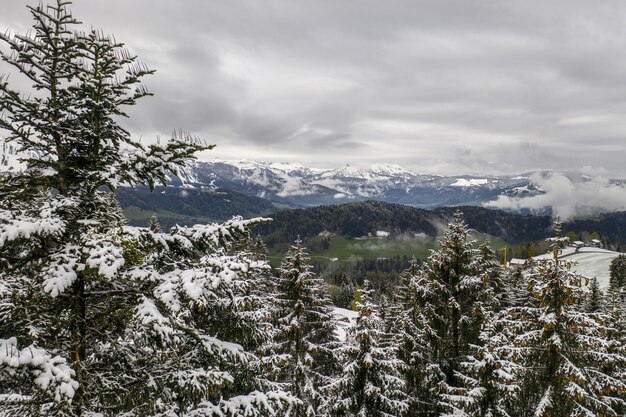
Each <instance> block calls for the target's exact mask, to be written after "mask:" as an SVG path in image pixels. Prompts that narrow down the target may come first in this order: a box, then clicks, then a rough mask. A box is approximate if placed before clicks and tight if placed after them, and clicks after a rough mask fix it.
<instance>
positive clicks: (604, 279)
mask: <svg viewBox="0 0 626 417" xmlns="http://www.w3.org/2000/svg"><path fill="white" fill-rule="evenodd" d="M618 255H619V252H613V251H610V250H606V249H600V248H592V247H584V248H580V249H579V250H578V252H576V249H575V248H573V247H568V248H565V249H564V250H563V253H562V254H561V258H562V259H567V260H568V261H573V262H574V266H573V267H572V271H574V272H576V273H578V274H580V275H583V276H584V277H587V278H589V279H591V278H594V277H595V278H597V279H598V282H599V283H600V287H602V288H607V287H608V286H609V267H610V265H611V261H612V260H613V259H614V258H615V257H616V256H618ZM546 258H552V254H551V253H550V254H545V255H540V256H535V258H534V259H546Z"/></svg>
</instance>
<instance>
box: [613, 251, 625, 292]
mask: <svg viewBox="0 0 626 417" xmlns="http://www.w3.org/2000/svg"><path fill="white" fill-rule="evenodd" d="M609 273H610V285H611V286H614V287H623V286H626V255H624V254H619V255H618V256H616V257H615V258H614V259H613V260H612V261H611V266H610V267H609Z"/></svg>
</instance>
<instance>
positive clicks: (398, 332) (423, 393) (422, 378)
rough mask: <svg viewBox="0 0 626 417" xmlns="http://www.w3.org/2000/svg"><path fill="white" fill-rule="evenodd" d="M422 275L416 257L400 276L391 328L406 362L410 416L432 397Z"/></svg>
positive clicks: (403, 374) (402, 372)
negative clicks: (419, 281) (420, 285)
mask: <svg viewBox="0 0 626 417" xmlns="http://www.w3.org/2000/svg"><path fill="white" fill-rule="evenodd" d="M419 276H420V269H419V266H418V263H417V260H416V259H415V258H413V259H412V260H411V262H410V264H409V268H408V269H406V270H405V271H403V272H402V273H401V274H400V286H399V287H398V289H397V291H396V297H395V299H394V305H393V307H392V311H391V314H390V318H389V322H390V324H389V325H388V327H389V331H391V332H392V333H393V336H394V339H395V340H394V343H395V345H396V348H395V349H396V353H397V356H398V358H399V359H400V360H401V361H402V362H403V363H404V366H402V367H401V368H400V372H401V375H402V378H403V380H404V381H405V384H406V392H407V394H408V398H409V399H410V401H411V406H410V407H409V410H408V413H407V415H418V414H419V411H420V410H421V409H423V407H420V406H419V405H418V404H417V403H416V401H417V399H422V400H424V399H426V398H428V388H429V386H428V384H427V380H428V376H427V375H425V370H426V365H427V364H426V363H425V357H426V351H427V346H426V344H425V341H424V339H425V337H424V336H425V335H424V330H423V329H424V327H425V326H424V323H423V319H424V317H423V316H422V314H421V311H420V308H421V305H420V297H419V294H418V284H417V279H418V277H419Z"/></svg>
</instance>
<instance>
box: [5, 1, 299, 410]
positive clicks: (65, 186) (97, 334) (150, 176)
mask: <svg viewBox="0 0 626 417" xmlns="http://www.w3.org/2000/svg"><path fill="white" fill-rule="evenodd" d="M68 5H69V3H68V2H66V1H63V0H57V1H56V3H55V4H54V5H52V6H43V5H40V6H38V7H33V8H30V10H31V13H32V15H33V17H34V19H35V25H34V27H33V30H32V31H31V32H30V33H29V34H28V35H15V36H9V35H8V34H2V35H0V39H1V40H2V41H3V42H4V44H5V45H6V46H8V49H9V50H8V51H3V53H2V56H3V59H4V60H5V61H6V62H8V63H9V64H11V65H12V66H13V67H14V68H16V70H17V71H18V73H19V74H20V75H22V76H24V77H25V78H26V79H28V80H30V81H31V83H32V85H33V93H32V94H30V95H27V94H21V93H20V92H18V91H16V90H14V89H12V87H11V86H10V84H9V83H8V80H7V78H3V79H2V80H0V128H2V129H4V130H5V131H6V132H7V135H8V136H7V140H8V141H9V142H10V143H11V144H12V145H15V147H16V148H17V149H18V151H19V153H20V155H21V156H22V160H23V162H24V163H25V164H26V166H27V169H26V171H23V172H17V173H12V174H10V175H8V176H5V177H2V179H0V192H1V194H2V198H1V199H0V282H2V287H1V288H0V297H1V300H0V301H1V302H0V334H1V335H2V342H1V343H2V346H3V352H2V354H0V355H2V356H0V389H1V390H2V391H1V392H0V393H1V394H2V396H1V397H0V398H1V400H0V401H3V404H2V407H1V409H2V411H3V412H5V413H6V414H7V415H36V414H43V415H57V414H58V415H62V414H63V415H84V414H90V413H100V414H101V415H105V416H108V415H120V414H124V415H127V416H132V415H142V416H144V415H156V414H159V413H166V412H167V413H170V414H171V413H174V414H184V413H187V412H197V413H206V414H211V413H213V414H218V415H239V414H238V413H241V412H243V411H242V410H244V409H245V410H252V411H248V412H255V413H258V414H259V415H263V414H267V415H277V414H278V413H284V412H287V409H286V407H289V404H290V402H292V401H291V400H290V397H289V395H287V394H285V393H282V392H279V391H274V392H265V393H263V392H259V391H257V388H260V384H259V381H258V378H256V377H255V374H256V373H255V371H254V367H255V366H256V359H255V357H254V356H253V355H252V354H251V353H249V352H248V351H247V350H246V348H245V346H248V345H255V344H260V343H262V341H263V338H265V337H266V336H265V332H264V330H263V328H262V327H261V326H260V325H259V322H258V321H257V319H258V316H259V315H263V309H262V308H261V309H260V310H259V309H258V307H260V306H261V307H262V303H261V302H259V301H257V300H256V299H255V298H254V294H252V292H251V291H250V290H249V286H250V285H253V283H254V278H255V277H256V276H258V274H259V273H260V271H265V270H268V269H269V266H268V265H267V264H265V263H263V262H257V261H254V260H251V259H249V258H248V257H247V256H246V255H245V254H243V253H240V252H237V251H235V250H234V248H236V247H237V242H238V241H242V240H246V239H247V238H248V232H247V227H248V225H249V224H252V223H254V222H255V221H252V223H251V222H250V221H242V220H241V219H233V220H232V221H230V222H227V223H226V224H223V225H206V226H195V227H192V228H175V229H173V230H172V231H171V232H170V233H165V234H164V233H159V232H156V233H155V232H153V231H149V230H148V229H137V228H131V227H127V226H125V225H124V219H123V216H122V213H121V210H120V208H119V205H118V204H117V202H116V200H115V198H114V195H113V191H114V190H115V188H116V187H118V186H120V185H123V184H129V185H133V184H138V183H144V184H147V185H149V186H150V187H154V185H155V184H156V183H162V184H164V183H165V180H166V178H167V173H168V171H171V172H174V173H176V172H177V170H178V169H179V168H180V167H182V166H183V165H184V164H185V163H186V162H187V161H188V160H190V159H191V158H192V157H193V154H194V153H195V152H197V151H199V150H203V149H207V148H210V147H205V146H201V145H199V144H198V143H197V141H194V140H191V138H190V137H188V136H178V137H174V138H172V140H170V141H169V142H168V143H167V144H166V145H165V146H160V145H151V146H148V147H144V146H142V145H141V144H139V143H138V142H137V141H135V140H134V139H132V138H131V136H130V134H129V133H128V132H127V131H126V130H124V128H122V127H121V125H120V124H119V122H120V120H121V118H123V117H124V116H125V113H124V109H125V108H126V107H127V106H130V105H134V104H135V103H136V101H137V100H139V99H140V98H142V97H144V96H146V95H149V93H148V91H147V90H146V89H145V88H144V87H143V86H142V84H141V79H142V78H143V77H144V76H145V75H148V74H150V73H151V72H152V71H150V70H148V69H146V68H145V67H144V66H143V65H140V64H138V63H137V62H136V59H135V57H133V56H131V55H130V54H129V53H128V52H126V51H125V50H124V49H123V46H122V44H120V43H118V42H116V41H115V40H114V39H113V38H112V37H109V36H106V35H103V34H102V33H101V32H98V31H94V30H91V31H89V32H85V33H83V32H79V31H78V30H77V29H78V23H77V21H76V20H75V19H74V18H73V17H72V15H71V13H70V11H69V8H68ZM251 294H252V295H251ZM225 318H226V319H228V320H230V321H231V322H233V323H237V325H236V326H231V327H227V328H226V327H224V325H223V324H224V323H223V321H224V320H225ZM29 357H30V359H29ZM16 376H17V377H16ZM7 400H8V402H7V403H5V401H7ZM192 410H195V411H192ZM219 413H221V414H219Z"/></svg>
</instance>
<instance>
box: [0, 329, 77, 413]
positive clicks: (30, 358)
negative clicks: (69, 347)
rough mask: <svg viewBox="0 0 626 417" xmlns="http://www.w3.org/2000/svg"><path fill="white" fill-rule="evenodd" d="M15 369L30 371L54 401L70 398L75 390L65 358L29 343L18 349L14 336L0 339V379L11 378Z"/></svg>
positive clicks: (38, 385)
mask: <svg viewBox="0 0 626 417" xmlns="http://www.w3.org/2000/svg"><path fill="white" fill-rule="evenodd" d="M16 371H22V372H26V373H30V375H31V376H32V378H33V383H34V384H35V386H36V387H37V388H39V389H40V390H42V391H44V392H46V393H48V394H50V395H52V397H53V398H54V401H56V402H60V401H63V400H68V401H71V399H72V398H73V397H74V394H75V393H76V390H77V389H78V382H77V381H75V380H74V377H75V373H74V370H73V369H71V368H70V367H69V366H68V365H67V363H66V361H65V359H63V358H61V357H60V356H52V355H50V354H49V353H48V352H47V351H46V350H44V349H41V348H37V347H35V346H32V345H31V346H27V347H25V348H24V349H22V350H20V349H19V348H18V346H17V339H16V338H15V337H11V338H9V339H0V378H13V376H12V375H14V374H15V372H16Z"/></svg>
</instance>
